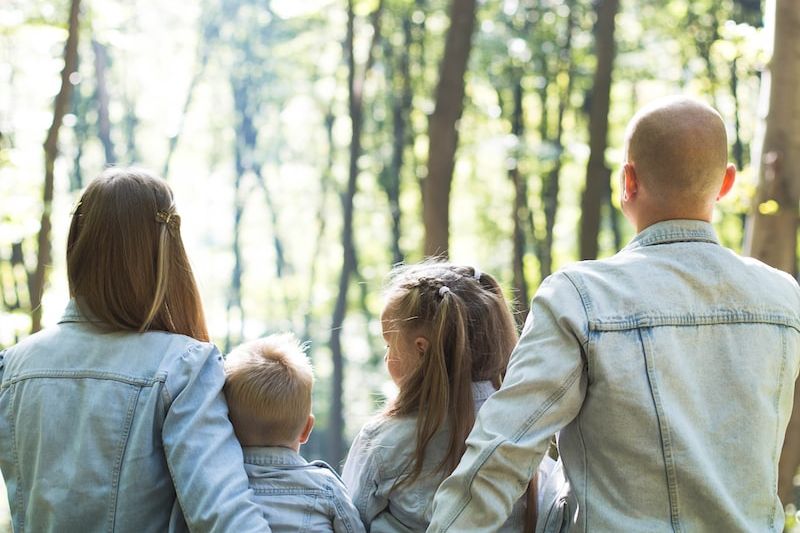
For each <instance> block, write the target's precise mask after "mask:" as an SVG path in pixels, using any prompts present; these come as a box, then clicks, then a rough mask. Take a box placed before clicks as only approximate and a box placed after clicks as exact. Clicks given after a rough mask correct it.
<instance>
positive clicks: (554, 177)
mask: <svg viewBox="0 0 800 533" xmlns="http://www.w3.org/2000/svg"><path fill="white" fill-rule="evenodd" d="M567 8H568V9H569V11H568V14H567V27H566V37H565V42H564V46H562V47H560V55H561V58H560V63H561V67H560V69H559V70H560V72H564V73H566V75H567V86H566V87H565V88H564V89H563V90H562V91H561V93H560V95H559V99H558V116H557V117H556V137H555V139H554V143H555V145H556V154H557V157H556V160H555V163H554V165H553V168H552V169H550V172H549V173H548V174H547V179H546V180H545V181H544V183H542V204H543V206H544V209H543V210H544V243H540V245H539V270H540V274H541V278H542V279H544V278H546V277H547V276H549V275H550V274H552V273H553V242H554V233H553V232H554V228H555V224H556V213H557V211H558V192H559V190H560V188H561V166H562V161H563V158H564V144H563V135H564V114H565V113H566V110H567V106H568V105H569V100H570V96H571V95H572V83H573V79H574V78H575V72H574V71H575V61H574V59H573V57H572V33H573V29H574V27H575V15H574V11H575V2H574V0H570V1H569V2H568V3H567Z"/></svg>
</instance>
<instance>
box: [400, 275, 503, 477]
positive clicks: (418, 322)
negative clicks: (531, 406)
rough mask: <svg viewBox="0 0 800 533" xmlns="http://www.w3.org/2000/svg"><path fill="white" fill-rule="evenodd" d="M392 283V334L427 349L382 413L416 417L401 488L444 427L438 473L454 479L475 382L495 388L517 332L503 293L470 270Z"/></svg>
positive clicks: (419, 468)
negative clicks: (446, 435)
mask: <svg viewBox="0 0 800 533" xmlns="http://www.w3.org/2000/svg"><path fill="white" fill-rule="evenodd" d="M390 276H391V277H390V284H389V290H388V294H387V304H386V312H385V316H386V317H387V318H388V319H389V320H390V321H391V323H392V328H393V329H396V330H397V331H398V333H399V334H400V335H404V336H411V338H413V337H416V336H423V337H425V338H427V339H428V341H429V348H428V349H427V351H426V352H425V353H423V354H422V355H421V357H420V361H419V365H418V366H417V367H416V368H415V369H413V370H412V371H411V372H410V373H409V375H408V376H407V377H406V378H404V379H403V381H402V382H401V383H400V387H399V388H400V392H399V394H398V396H397V399H396V400H395V401H394V403H393V404H392V405H391V406H390V407H389V410H388V412H387V414H388V415H389V416H404V415H416V417H417V437H416V447H415V451H414V456H413V460H412V464H411V465H410V471H409V472H408V475H407V476H406V477H404V478H403V479H402V480H400V481H399V482H398V486H399V485H402V484H406V483H411V482H413V481H414V480H415V479H417V478H418V477H419V476H420V474H421V473H422V468H423V464H424V460H425V451H426V448H427V446H428V443H429V442H430V441H431V439H432V438H433V436H434V435H435V434H436V432H437V431H438V430H439V429H440V428H442V427H444V426H449V429H450V435H449V440H448V445H447V451H446V454H445V458H444V460H443V461H442V462H441V463H440V464H439V465H437V471H439V472H442V473H444V474H446V475H447V474H450V473H451V472H452V471H453V469H454V468H455V467H456V465H457V464H458V462H459V460H460V459H461V456H462V455H463V454H464V450H465V448H466V446H465V443H464V441H465V440H466V438H467V435H468V434H469V432H470V430H471V429H472V426H473V424H474V422H475V406H474V400H473V397H472V382H474V381H487V380H488V381H491V382H492V383H493V384H494V386H495V387H499V386H500V381H501V380H502V378H503V375H504V374H505V369H506V366H507V365H508V358H509V356H510V355H511V351H512V350H513V348H514V345H515V344H516V342H517V330H516V327H515V326H514V318H513V317H512V315H511V312H510V310H509V308H508V305H507V304H506V300H505V298H504V297H503V291H502V289H501V288H500V285H499V284H498V283H497V281H496V280H495V279H494V278H493V277H492V276H490V275H489V274H485V273H484V274H482V273H480V272H478V271H476V270H475V269H474V268H473V267H465V266H456V265H452V264H449V263H444V262H435V261H428V262H424V263H421V264H418V265H411V266H401V267H398V268H396V269H395V270H394V271H393V273H392V274H391V275H390Z"/></svg>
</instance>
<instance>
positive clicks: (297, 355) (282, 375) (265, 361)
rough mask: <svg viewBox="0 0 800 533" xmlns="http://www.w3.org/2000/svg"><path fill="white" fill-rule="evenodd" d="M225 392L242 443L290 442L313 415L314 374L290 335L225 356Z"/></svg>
mask: <svg viewBox="0 0 800 533" xmlns="http://www.w3.org/2000/svg"><path fill="white" fill-rule="evenodd" d="M225 375H226V376H225V396H226V398H227V400H228V406H229V409H230V417H231V422H232V423H233V427H234V429H235V430H236V436H237V437H238V438H239V441H240V442H241V443H242V445H244V446H265V445H274V446H279V445H280V446H289V445H291V444H293V443H294V442H295V441H296V440H297V439H298V437H299V436H300V434H301V433H302V432H303V429H304V427H305V425H306V422H307V421H308V416H309V415H310V414H311V395H312V389H313V386H314V373H313V371H312V369H311V363H310V362H309V361H308V357H306V355H305V353H304V351H303V347H302V345H300V344H299V343H298V341H297V339H296V338H295V336H294V335H292V334H288V333H287V334H283V335H270V336H268V337H264V338H263V339H258V340H255V341H252V342H248V343H245V344H242V345H241V346H239V347H237V348H236V349H234V350H233V351H232V352H231V353H230V354H229V355H228V357H227V358H226V360H225Z"/></svg>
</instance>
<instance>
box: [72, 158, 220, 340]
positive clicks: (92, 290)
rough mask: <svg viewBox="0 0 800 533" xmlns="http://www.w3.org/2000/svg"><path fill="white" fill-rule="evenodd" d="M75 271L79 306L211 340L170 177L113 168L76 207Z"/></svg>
mask: <svg viewBox="0 0 800 533" xmlns="http://www.w3.org/2000/svg"><path fill="white" fill-rule="evenodd" d="M67 275H68V277H69V288H70V293H71V295H72V296H73V297H74V298H75V300H76V303H77V305H78V308H79V309H81V311H82V312H84V313H85V314H87V315H88V316H91V317H92V318H93V319H94V320H96V321H97V323H98V325H100V326H101V327H104V328H106V329H111V330H130V331H146V330H161V331H169V332H173V333H181V334H184V335H188V336H190V337H194V338H196V339H199V340H203V341H207V340H208V331H207V329H206V324H205V317H204V314H203V308H202V302H201V300H200V295H199V292H198V290H197V285H196V283H195V280H194V276H193V274H192V269H191V266H190V264H189V259H188V257H187V256H186V252H185V250H184V247H183V241H182V240H181V234H180V217H179V216H178V215H177V213H176V212H175V204H174V201H173V197H172V191H171V190H170V188H169V186H168V185H167V184H166V182H165V181H164V180H162V179H160V178H158V177H156V176H154V175H152V174H150V173H148V172H147V171H144V170H141V169H135V168H109V169H107V170H106V171H105V172H103V173H102V174H101V175H100V176H99V177H97V178H96V179H94V180H93V181H92V182H91V183H90V184H89V185H88V187H86V190H85V191H84V193H83V195H82V196H81V199H80V201H79V203H78V205H77V207H76V208H75V211H74V212H73V215H72V223H71V225H70V229H69V237H68V239H67Z"/></svg>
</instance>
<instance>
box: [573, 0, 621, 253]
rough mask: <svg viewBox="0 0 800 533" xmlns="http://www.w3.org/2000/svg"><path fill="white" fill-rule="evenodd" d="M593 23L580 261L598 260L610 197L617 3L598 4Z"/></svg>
mask: <svg viewBox="0 0 800 533" xmlns="http://www.w3.org/2000/svg"><path fill="white" fill-rule="evenodd" d="M596 5H597V22H596V23H595V43H596V44H595V50H596V56H597V66H596V67H595V71H594V82H593V83H592V94H591V105H590V109H589V148H590V150H591V152H590V155H589V164H588V166H587V168H586V188H585V189H584V191H583V197H582V198H581V220H580V233H579V234H580V258H581V259H594V258H596V257H597V251H598V249H597V238H598V234H599V233H600V213H601V209H602V206H603V203H604V202H605V199H606V198H608V196H609V195H610V194H611V192H610V191H611V181H610V180H611V169H609V168H608V166H607V165H606V156H605V152H606V145H607V137H608V109H609V102H610V97H611V72H612V68H613V65H614V52H615V43H614V17H615V16H616V14H617V11H618V10H619V0H598V2H597V4H596Z"/></svg>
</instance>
